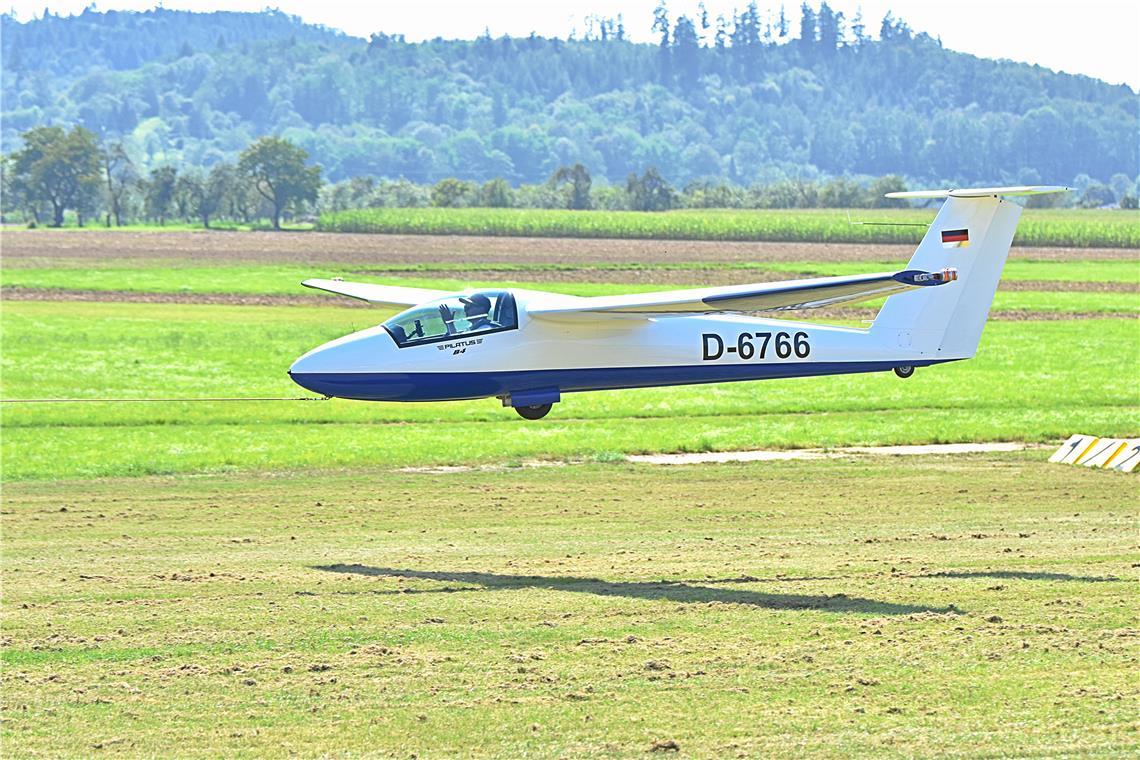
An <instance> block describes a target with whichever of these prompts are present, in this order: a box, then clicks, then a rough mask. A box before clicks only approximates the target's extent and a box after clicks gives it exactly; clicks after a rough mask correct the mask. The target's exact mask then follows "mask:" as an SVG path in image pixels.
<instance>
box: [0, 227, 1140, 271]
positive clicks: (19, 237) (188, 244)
mask: <svg viewBox="0 0 1140 760" xmlns="http://www.w3.org/2000/svg"><path fill="white" fill-rule="evenodd" d="M3 249H4V251H3V254H4V258H5V259H6V260H8V261H11V262H20V261H34V262H36V263H38V264H43V263H46V262H50V261H51V260H53V259H56V260H58V259H71V260H74V259H80V260H83V261H87V262H89V263H90V264H92V265H97V264H98V263H99V262H101V261H108V260H119V261H121V260H125V259H128V260H129V259H147V260H155V259H160V260H161V259H179V260H183V261H186V262H189V263H195V264H210V263H221V262H238V261H241V262H256V263H305V264H319V263H322V262H330V261H332V262H337V263H350V264H352V263H358V264H368V263H376V264H400V263H406V264H425V263H428V264H430V263H433V262H437V263H448V264H455V263H464V262H470V263H479V264H486V263H508V262H509V263H536V264H537V263H544V264H567V263H595V262H596V263H610V264H612V263H621V262H630V263H634V262H637V263H680V262H698V261H708V262H719V263H731V262H759V261H805V260H806V261H819V262H835V261H888V260H898V261H906V260H908V259H909V258H910V255H911V253H913V251H914V246H913V245H911V244H902V245H894V244H891V245H884V244H866V243H850V244H848V243H749V242H722V241H689V240H613V239H580V238H526V237H510V238H508V237H502V238H496V237H474V236H453V235H361V234H342V233H327V232H294V233H290V232H213V231H201V232H186V231H179V232H125V231H94V230H92V231H87V232H84V231H75V230H66V231H65V230H6V231H4V240H3ZM1011 257H1012V258H1014V259H1038V260H1040V259H1044V260H1057V261H1071V260H1074V259H1125V260H1128V259H1132V260H1135V259H1137V258H1138V257H1140V251H1137V250H1135V249H1117V248H1038V247H1015V248H1014V249H1013V251H1012V253H1011Z"/></svg>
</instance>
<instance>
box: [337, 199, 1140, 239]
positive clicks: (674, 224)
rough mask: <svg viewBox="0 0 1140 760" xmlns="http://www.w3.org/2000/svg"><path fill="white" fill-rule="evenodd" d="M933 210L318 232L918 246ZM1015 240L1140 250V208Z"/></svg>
mask: <svg viewBox="0 0 1140 760" xmlns="http://www.w3.org/2000/svg"><path fill="white" fill-rule="evenodd" d="M934 213H935V212H934V211H933V210H932V209H897V210H894V209H893V210H880V209H874V210H869V209H858V210H853V211H851V212H850V218H849V217H848V213H847V212H846V211H842V210H835V209H826V210H817V209H808V210H801V209H793V210H762V211H738V210H719V209H718V210H706V209H686V210H683V211H670V212H665V213H648V212H638V211H566V210H558V209H501V208H371V209H358V210H353V211H341V212H337V213H332V214H324V215H322V216H321V218H320V221H319V222H318V224H317V229H320V230H324V231H327V232H365V233H387V234H411V235H488V236H516V237H586V238H641V239H650V240H653V239H661V240H736V241H772V242H805V243H917V242H918V241H919V240H920V239H921V238H922V235H923V234H924V233H925V231H926V230H925V226H926V225H927V224H929V223H930V221H931V220H932V219H933V218H934ZM1014 245H1023V246H1035V245H1037V246H1062V247H1074V248H1090V247H1091V248H1140V213H1137V212H1135V211H1105V210H1098V211H1082V210H1070V209H1063V210H1058V209H1040V210H1038V209H1031V210H1027V211H1026V212H1025V213H1024V214H1023V215H1022V219H1021V223H1020V225H1019V226H1018V230H1017V237H1016V238H1015V239H1014Z"/></svg>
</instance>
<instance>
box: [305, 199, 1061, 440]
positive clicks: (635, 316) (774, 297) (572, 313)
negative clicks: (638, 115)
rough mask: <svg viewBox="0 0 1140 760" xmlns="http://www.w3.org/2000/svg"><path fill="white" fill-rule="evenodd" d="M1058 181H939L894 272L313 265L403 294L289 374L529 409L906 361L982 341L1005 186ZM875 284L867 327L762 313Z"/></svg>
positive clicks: (335, 388) (374, 296)
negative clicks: (557, 277)
mask: <svg viewBox="0 0 1140 760" xmlns="http://www.w3.org/2000/svg"><path fill="white" fill-rule="evenodd" d="M1061 189H1062V188H1050V187H1037V188H988V189H986V190H979V191H970V190H954V191H934V193H933V197H942V198H946V201H945V203H944V204H943V206H942V209H941V210H940V211H939V213H938V215H937V217H936V218H935V220H934V222H933V224H931V225H930V228H929V229H928V231H927V233H926V235H925V237H924V238H923V240H922V242H921V243H920V244H919V246H918V249H917V250H916V251H915V253H914V256H913V257H912V258H911V260H910V263H909V264H908V268H907V269H905V270H903V271H899V272H894V273H892V272H882V273H877V274H868V275H858V276H853V277H830V278H817V279H811V280H794V281H788V282H782V283H760V284H754V285H741V286H729V287H722V288H700V289H694V290H682V291H667V292H662V293H643V294H631V295H622V296H607V297H594V298H586V297H576V296H566V295H558V294H554V293H545V292H540V291H533V290H519V289H513V290H470V291H464V292H462V293H447V292H442V291H428V290H416V289H411V288H401V287H392V286H384V285H372V284H368V283H350V282H342V281H340V280H309V281H306V282H305V284H306V285H308V286H310V287H315V288H319V289H323V290H328V291H332V292H335V293H340V294H343V295H349V296H352V297H354V298H361V299H364V300H368V301H371V302H373V303H377V304H382V305H386V306H410V307H411V308H408V309H407V310H405V311H403V312H400V313H399V314H397V315H396V316H394V317H392V318H391V319H389V320H387V321H386V322H385V323H384V324H383V325H380V326H377V327H373V328H370V329H367V330H362V331H360V332H357V333H353V334H352V335H348V336H345V337H343V338H340V339H338V340H335V341H332V342H331V343H327V344H325V345H323V346H321V347H319V348H317V349H314V350H313V351H310V352H309V353H307V354H305V355H304V356H302V357H301V358H299V359H298V360H297V361H296V362H295V363H294V364H293V366H292V367H291V369H290V375H291V376H292V378H293V379H294V380H295V381H296V382H297V383H298V384H299V385H302V386H304V387H305V388H308V389H310V390H312V391H315V392H317V393H321V394H324V395H327V396H336V397H340V398H349V399H363V400H374V401H445V400H459V399H474V398H485V397H491V396H496V397H499V398H501V399H503V403H504V404H507V405H510V406H514V407H516V408H519V411H520V413H521V414H523V416H528V417H531V418H535V416H541V415H542V414H545V412H546V411H547V410H548V409H549V405H550V404H552V403H554V402H556V401H558V400H560V398H561V394H562V393H568V392H577V391H588V390H608V389H618V388H637V387H651V386H666V385H684V384H694V383H714V382H728V381H734V380H759V379H765V378H780V377H806V376H813V375H832V374H846V373H856V372H877V371H888V370H894V371H895V372H897V373H898V374H899V375H900V376H903V377H907V376H909V375H910V373H911V372H912V371H913V369H914V367H919V366H926V365H930V364H936V363H940V362H947V361H954V360H958V359H968V358H970V357H972V356H973V355H974V353H975V352H976V351H977V346H978V342H979V340H980V338H981V333H982V328H983V326H984V324H985V321H986V318H987V316H988V313H989V308H990V305H991V303H992V301H993V297H994V293H995V291H996V290H997V284H998V279H999V278H1000V276H1001V271H1002V267H1003V265H1004V264H1005V260H1006V257H1007V255H1008V253H1009V247H1010V243H1011V242H1012V239H1013V235H1014V231H1015V229H1016V226H1017V221H1018V218H1019V216H1020V211H1021V209H1020V207H1019V206H1017V205H1016V204H1013V203H1010V202H1009V201H1005V200H1002V199H1001V197H1000V196H1002V195H1027V194H1035V193H1039V192H1057V191H1059V190H1061ZM920 197H932V194H931V193H925V194H921V195H920ZM884 296H886V297H887V300H886V304H885V305H884V306H883V308H882V309H881V310H880V311H879V313H878V315H877V316H876V318H875V320H874V322H873V323H872V324H871V325H870V326H869V327H868V328H854V327H842V326H835V325H823V324H818V323H808V322H800V321H792V320H787V319H779V318H773V317H771V316H769V315H771V314H780V315H782V314H786V313H788V312H789V311H792V310H798V309H812V308H819V307H824V306H833V305H838V304H843V303H854V302H857V301H865V300H869V299H875V298H881V297H884ZM758 314H760V315H762V316H757V315H758ZM528 409H529V410H531V412H529V413H528V412H527V411H526V410H528ZM532 414H533V415H534V416H531V415H532Z"/></svg>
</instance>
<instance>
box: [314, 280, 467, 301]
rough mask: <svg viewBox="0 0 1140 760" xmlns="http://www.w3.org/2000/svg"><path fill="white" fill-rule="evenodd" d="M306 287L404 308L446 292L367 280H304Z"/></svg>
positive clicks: (439, 296) (435, 297) (440, 295)
mask: <svg viewBox="0 0 1140 760" xmlns="http://www.w3.org/2000/svg"><path fill="white" fill-rule="evenodd" d="M301 284H302V285H304V286H305V287H306V288H315V289H317V290H327V291H328V292H330V293H338V294H340V295H342V296H348V297H350V298H359V299H360V300H361V301H369V302H371V303H374V304H377V305H380V306H391V307H394V308H405V307H408V306H418V305H419V304H421V303H425V302H427V301H434V300H435V299H437V298H442V297H443V296H446V295H447V294H448V291H446V290H428V289H426V288H402V287H398V286H396V285H373V284H372V283H368V282H345V281H344V280H305V281H304V282H302V283H301Z"/></svg>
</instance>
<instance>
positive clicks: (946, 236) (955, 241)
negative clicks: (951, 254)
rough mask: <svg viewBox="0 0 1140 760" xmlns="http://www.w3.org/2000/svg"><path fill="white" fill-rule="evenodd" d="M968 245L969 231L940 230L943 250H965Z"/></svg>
mask: <svg viewBox="0 0 1140 760" xmlns="http://www.w3.org/2000/svg"><path fill="white" fill-rule="evenodd" d="M969 244H970V231H969V230H942V247H943V248H965V247H966V246H968V245H969Z"/></svg>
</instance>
